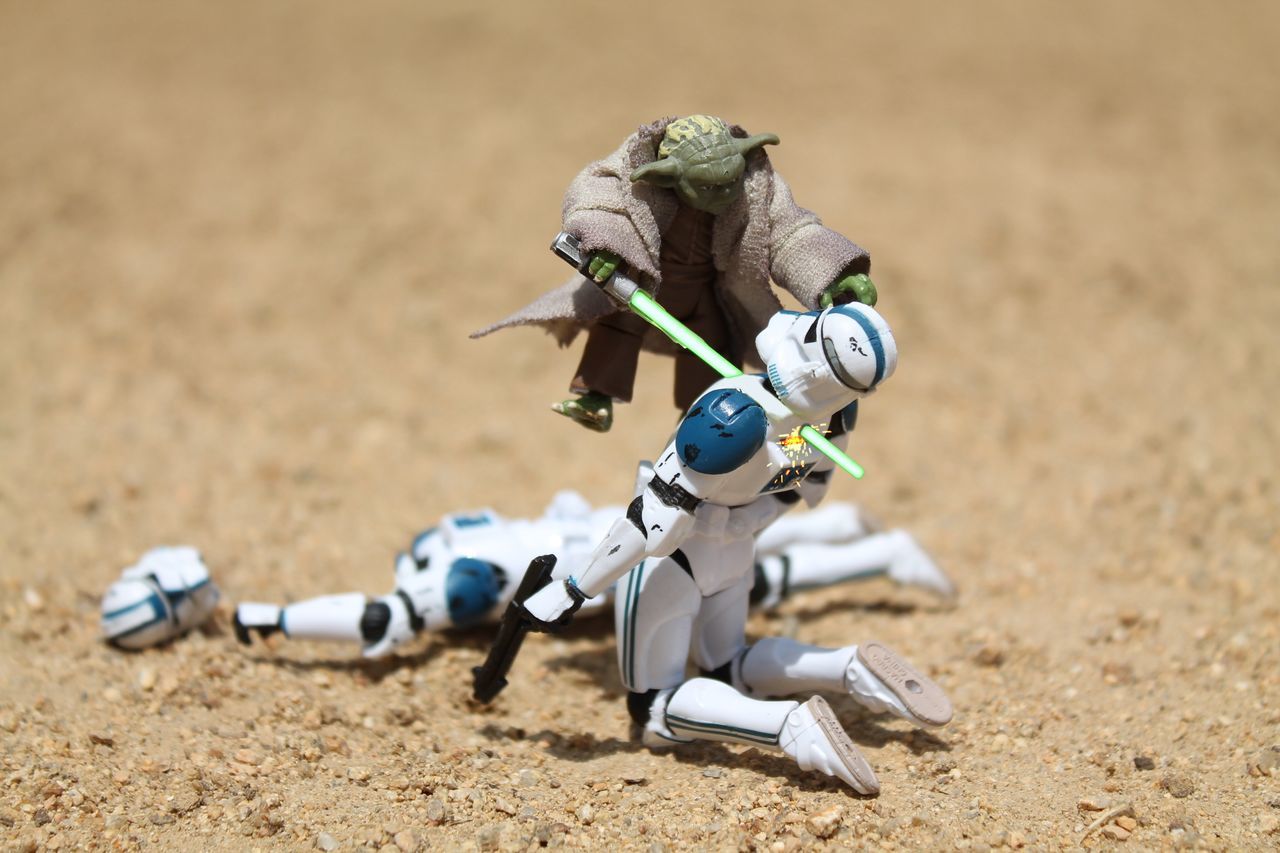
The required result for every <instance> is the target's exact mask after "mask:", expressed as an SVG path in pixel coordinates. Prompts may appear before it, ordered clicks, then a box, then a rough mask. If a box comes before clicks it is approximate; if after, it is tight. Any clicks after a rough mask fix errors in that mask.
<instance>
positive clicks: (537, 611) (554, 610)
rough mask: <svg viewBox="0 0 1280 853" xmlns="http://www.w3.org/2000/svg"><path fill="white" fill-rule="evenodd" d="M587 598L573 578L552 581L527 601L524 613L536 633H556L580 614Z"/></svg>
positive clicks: (524, 605)
mask: <svg viewBox="0 0 1280 853" xmlns="http://www.w3.org/2000/svg"><path fill="white" fill-rule="evenodd" d="M586 600H587V597H586V596H585V595H583V594H582V592H581V590H579V589H578V587H577V586H576V585H575V584H574V582H573V579H572V578H565V579H564V580H563V581H552V582H551V583H549V584H547V585H546V586H544V587H543V588H542V589H540V590H538V591H537V592H535V593H534V594H533V595H531V596H529V597H528V598H527V599H525V601H524V604H523V605H521V606H522V607H523V608H524V612H525V613H527V614H528V615H529V620H530V622H531V623H532V625H531V627H532V628H533V630H535V631H546V632H548V633H555V632H557V631H561V630H563V629H564V627H565V626H566V625H568V624H569V622H570V621H571V620H572V619H573V614H575V613H577V612H578V608H579V607H581V606H582V602H584V601H586Z"/></svg>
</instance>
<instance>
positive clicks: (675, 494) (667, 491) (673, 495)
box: [649, 474, 702, 515]
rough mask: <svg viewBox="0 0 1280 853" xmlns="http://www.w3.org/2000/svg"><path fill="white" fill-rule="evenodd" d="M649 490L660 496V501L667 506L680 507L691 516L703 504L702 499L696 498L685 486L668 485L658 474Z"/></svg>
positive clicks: (650, 482) (651, 482) (654, 476)
mask: <svg viewBox="0 0 1280 853" xmlns="http://www.w3.org/2000/svg"><path fill="white" fill-rule="evenodd" d="M649 490H650V491H652V492H653V493H654V494H655V495H657V496H658V500H660V501H662V502H663V503H664V504H666V505H667V506H671V507H679V508H680V509H682V510H684V511H685V512H687V513H689V514H690V515H692V514H693V511H694V510H696V509H697V508H698V504H700V503H702V498H698V497H694V496H693V495H692V494H690V492H689V490H688V489H686V488H685V487H684V486H679V485H676V484H675V483H666V482H664V481H663V480H661V479H660V478H659V477H658V475H657V474H654V475H653V479H652V480H650V481H649Z"/></svg>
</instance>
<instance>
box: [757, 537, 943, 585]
mask: <svg viewBox="0 0 1280 853" xmlns="http://www.w3.org/2000/svg"><path fill="white" fill-rule="evenodd" d="M760 563H761V568H762V570H763V571H764V573H765V576H766V578H767V579H768V580H769V582H770V587H771V588H772V587H773V585H774V584H775V583H777V584H778V588H779V589H782V590H785V592H783V593H782V594H781V596H780V598H786V597H787V595H788V594H789V593H791V592H796V591H798V590H805V589H815V588H817V587H824V586H831V585H833V584H838V583H846V582H849V581H858V580H866V579H868V578H874V577H879V576H881V575H888V577H889V578H890V579H891V580H893V581H894V582H895V583H899V584H903V585H911V586H920V587H924V588H925V589H928V590H929V591H930V592H933V593H936V594H938V595H940V596H943V597H947V598H949V597H952V596H954V595H955V584H953V583H952V582H951V579H950V578H948V577H947V575H946V574H945V573H944V572H943V571H942V569H940V568H938V566H937V564H936V563H934V562H933V560H932V558H930V557H929V555H928V554H927V553H926V552H925V550H924V549H923V548H921V547H920V545H919V544H917V543H916V541H915V539H913V538H912V537H911V535H910V534H909V533H907V532H906V531H905V530H892V531H889V532H888V533H875V534H872V535H870V536H867V537H865V538H863V539H858V540H856V541H853V542H845V543H842V544H818V543H802V542H797V543H794V544H791V545H788V546H786V547H785V548H783V549H782V550H781V552H780V553H779V554H777V555H774V556H769V557H765V558H763V559H761V561H760Z"/></svg>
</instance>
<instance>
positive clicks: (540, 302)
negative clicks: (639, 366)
mask: <svg viewBox="0 0 1280 853" xmlns="http://www.w3.org/2000/svg"><path fill="white" fill-rule="evenodd" d="M671 121H674V119H673V118H665V119H661V120H659V121H656V122H654V123H653V124H649V125H645V126H644V127H641V128H640V129H639V130H638V131H636V133H634V134H632V135H631V136H630V137H628V138H627V140H626V141H625V142H624V143H623V144H622V146H621V147H620V148H619V149H618V150H617V151H615V152H613V153H612V154H610V155H609V156H608V157H605V158H604V159H603V160H598V161H596V162H594V163H591V164H590V165H588V166H587V167H586V168H585V169H584V170H583V171H582V172H581V173H580V174H579V175H578V177H577V178H575V179H574V181H573V183H572V184H570V185H569V188H568V190H567V191H566V193H565V199H564V207H563V217H564V230H566V231H568V232H570V233H572V234H574V235H575V236H576V237H578V239H579V241H580V243H581V248H582V250H583V251H584V252H594V251H596V250H599V249H607V250H609V251H611V252H614V253H615V254H617V255H619V256H621V257H622V259H623V260H624V261H625V262H626V263H627V265H628V266H629V267H630V268H631V273H632V276H633V277H634V278H635V279H636V280H637V282H639V283H640V284H641V286H643V287H645V288H646V289H647V290H649V291H650V292H651V293H653V294H654V295H655V296H656V298H657V299H658V301H659V302H660V303H661V304H662V305H663V307H664V308H666V309H667V310H668V311H671V310H672V307H673V305H675V306H676V307H677V308H681V310H685V309H684V308H682V306H680V305H677V304H676V302H685V301H686V300H687V299H693V298H695V297H693V296H692V295H691V294H688V293H685V292H684V291H685V290H688V289H687V288H675V287H673V288H671V291H670V292H668V290H667V289H666V288H667V286H668V282H667V281H666V274H667V269H664V267H666V268H671V263H670V260H671V254H670V253H669V252H668V253H664V252H663V248H664V245H665V239H666V235H667V234H668V232H669V231H670V229H671V228H672V226H673V224H674V223H675V222H676V221H677V217H678V216H679V215H680V212H681V209H682V208H683V205H681V204H680V202H679V201H678V199H677V197H676V194H675V193H674V192H673V191H671V190H668V189H663V188H660V187H655V186H652V185H650V184H646V183H643V182H637V183H635V184H633V183H631V181H630V179H629V178H630V175H631V172H632V171H634V170H635V169H636V168H638V167H639V166H641V165H643V164H645V163H648V162H652V161H653V160H654V159H655V158H656V156H657V148H658V143H659V142H660V141H661V139H662V136H663V133H664V132H665V130H666V127H667V125H668V124H669V123H670V122H671ZM732 133H733V134H734V135H735V136H740V137H745V136H746V135H747V134H746V132H745V131H743V130H742V129H741V128H739V127H736V126H735V127H733V128H732ZM686 209H687V208H686ZM695 212H696V211H695ZM677 232H678V233H681V234H684V233H685V232H684V230H683V229H677ZM672 233H673V234H674V233H676V232H672ZM709 237H710V246H709V248H710V261H711V267H712V269H714V272H715V275H714V278H713V279H709V283H710V289H711V291H712V294H713V295H714V304H715V307H716V308H717V309H718V313H719V315H720V318H721V319H722V320H723V326H724V328H725V330H726V338H725V340H724V342H722V343H720V344H719V346H718V347H717V348H720V349H721V352H722V354H723V355H725V356H726V357H729V358H730V359H731V360H734V361H735V362H737V361H741V359H743V358H744V357H745V358H746V360H747V362H748V363H749V364H752V365H757V364H758V360H757V359H756V356H755V351H754V347H753V346H752V345H751V344H752V343H753V340H754V337H755V335H756V334H757V333H758V332H759V331H760V330H761V329H763V328H764V326H765V324H766V323H767V322H768V320H769V318H770V317H771V316H773V314H774V313H775V312H776V311H778V309H779V308H781V307H782V306H781V303H779V302H778V299H777V297H776V296H774V294H773V292H772V291H771V290H770V288H769V281H770V278H772V279H773V281H775V282H776V283H777V284H778V285H779V286H781V287H782V288H783V289H785V290H786V291H788V292H789V293H791V294H792V295H793V296H795V297H796V299H797V300H799V301H800V302H801V303H802V304H803V305H805V306H806V307H807V308H810V309H813V308H816V307H817V303H818V298H819V297H820V296H821V294H822V291H823V290H824V289H825V288H826V287H827V285H829V284H831V282H833V281H835V280H836V279H837V278H839V277H840V276H842V275H847V274H852V273H859V272H866V271H867V270H868V269H869V267H870V258H869V257H868V255H867V253H866V252H865V251H864V250H863V249H861V248H860V247H858V246H857V245H855V244H854V243H853V242H851V241H850V240H848V239H847V238H845V237H843V236H841V235H839V234H837V233H836V232H834V231H832V230H830V229H829V228H826V227H824V226H823V225H822V223H821V222H820V221H819V219H818V217H817V216H815V215H814V214H813V213H811V212H810V211H808V210H805V209H804V208H802V207H800V206H798V205H797V204H796V203H795V201H793V200H792V198H791V190H790V188H789V187H788V186H787V184H786V182H785V181H783V179H782V177H781V176H780V175H778V174H777V173H775V172H774V171H773V167H772V165H771V164H770V163H769V158H768V155H767V154H766V153H765V152H764V150H763V149H756V150H754V151H752V152H750V153H748V155H747V168H746V171H745V172H744V174H743V192H742V194H741V195H740V196H739V197H738V198H737V200H736V201H734V203H733V204H732V205H731V206H730V207H729V208H728V209H727V210H725V211H724V212H723V213H721V214H720V215H718V216H715V217H713V218H712V221H711V231H710V235H709ZM694 242H695V243H697V244H698V246H700V247H701V248H700V249H699V251H701V252H705V251H706V245H705V243H704V241H703V240H701V239H700V240H696V241H694ZM664 254H665V255H666V258H665V259H666V260H667V261H668V263H666V264H664V263H663V262H664ZM701 278H702V280H703V281H704V283H705V282H706V281H708V279H707V278H706V276H705V275H703V276H701ZM694 289H695V290H697V291H698V293H699V296H698V297H697V298H696V301H695V304H694V305H693V306H692V307H687V306H686V307H687V310H689V311H690V316H693V315H695V314H696V315H698V316H699V317H701V315H702V314H705V313H711V312H710V306H705V305H704V300H703V299H702V298H701V295H700V294H701V291H702V290H703V289H704V288H703V287H697V288H694ZM676 291H679V294H678V295H677V292H676ZM681 297H684V298H681ZM673 300H674V301H673ZM673 313H674V312H673ZM610 315H618V316H616V317H614V318H612V319H611V320H610V322H609V325H608V326H599V325H598V324H599V323H600V322H601V321H602V319H603V318H606V317H609V316H610ZM677 316H679V315H677ZM624 317H625V318H628V319H623V318H624ZM634 319H638V318H634ZM641 322H643V321H641ZM695 322H699V323H700V320H695ZM700 324H701V323H700ZM518 325H541V326H543V327H544V328H546V329H547V330H548V331H549V332H550V333H551V334H552V335H554V336H555V338H556V340H557V341H558V342H559V343H560V345H561V346H567V345H568V344H569V343H571V342H572V341H573V339H574V337H576V335H577V333H578V332H579V331H580V330H581V329H583V328H600V329H601V330H603V329H606V328H607V329H610V330H612V331H617V327H622V328H623V329H624V330H626V331H625V333H626V334H630V335H631V336H632V337H636V336H638V337H640V345H641V347H642V348H644V349H647V350H651V351H653V352H662V353H675V352H677V349H678V348H677V347H676V345H675V344H673V343H672V342H671V341H670V340H669V339H668V338H667V337H666V336H665V335H663V334H662V333H661V332H659V331H658V330H657V329H653V328H641V326H638V325H635V324H634V323H633V322H632V319H631V315H630V314H629V313H626V312H623V313H621V314H619V310H618V308H617V306H616V305H614V303H613V302H612V301H610V300H609V298H608V297H607V296H605V295H604V294H603V293H602V292H601V291H600V289H599V287H597V286H596V285H595V283H594V282H591V281H590V280H589V279H587V278H584V277H583V276H580V275H579V276H574V277H573V278H572V279H571V280H570V281H569V282H567V283H566V284H564V285H562V286H561V287H559V288H557V289H556V290H553V291H550V292H548V293H545V294H543V295H542V296H541V297H539V298H538V299H536V300H535V301H534V302H532V303H531V304H529V305H527V306H525V307H524V308H522V309H521V310H519V311H517V312H516V313H514V314H512V315H510V316H508V317H506V318H505V319H503V320H500V321H498V322H497V323H495V324H493V325H491V326H488V327H487V328H484V329H481V330H479V331H477V332H475V333H473V335H472V337H481V336H483V335H487V334H489V333H491V332H494V331H497V330H498V329H505V328H507V327H509V326H518ZM712 325H714V323H712ZM704 328H705V326H704ZM695 331H698V330H697V329H695ZM608 336H609V335H608V334H606V337H608ZM703 336H704V337H706V335H703ZM708 342H709V343H713V342H712V341H710V340H709V341H708ZM714 345H716V344H715V343H713V346H714ZM588 348H591V343H590V341H589V342H588ZM623 352H624V355H623V356H621V357H620V358H621V362H622V363H620V364H619V365H617V369H618V372H619V373H621V374H623V375H624V376H626V377H631V376H634V373H635V358H634V357H632V356H629V355H625V352H627V351H623ZM600 355H601V357H604V358H610V357H612V356H610V355H609V353H608V352H604V353H601V354H600ZM585 356H586V353H584V362H586V361H587V359H586V358H585ZM595 358H596V355H595V354H593V355H592V359H591V360H592V362H594V361H595ZM584 366H586V365H584ZM587 369H588V371H589V370H590V367H589V366H587ZM710 377H711V378H714V377H715V374H710ZM577 378H578V379H582V378H584V377H582V376H581V372H580V375H579V377H577ZM690 381H692V378H691V380H690ZM626 384H629V381H628V382H627V383H626ZM706 384H708V383H706V382H704V383H702V385H701V386H700V387H698V388H697V389H696V390H695V391H694V392H693V393H694V394H696V393H697V390H701V388H702V387H705V386H706ZM575 385H577V387H583V385H579V384H578V383H576V381H575ZM587 387H589V385H588V386H587ZM592 390H598V391H602V392H603V393H611V394H612V395H613V396H616V397H618V398H619V399H626V398H627V397H629V396H630V393H629V388H628V389H624V390H627V394H626V395H621V394H613V392H611V391H605V389H601V388H592ZM686 396H687V393H684V394H682V393H679V391H678V394H677V397H678V398H683V397H686Z"/></svg>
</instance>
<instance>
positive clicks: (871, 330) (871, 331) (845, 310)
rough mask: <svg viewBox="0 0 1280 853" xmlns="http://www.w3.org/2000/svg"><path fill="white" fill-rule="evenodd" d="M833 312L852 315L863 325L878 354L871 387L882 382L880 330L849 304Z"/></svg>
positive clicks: (833, 309) (882, 363)
mask: <svg viewBox="0 0 1280 853" xmlns="http://www.w3.org/2000/svg"><path fill="white" fill-rule="evenodd" d="M831 311H832V313H835V314H843V315H845V316H846V317H852V318H853V319H854V320H855V321H857V323H858V325H859V326H861V327H862V331H864V332H866V333H867V338H868V339H869V340H870V341H871V351H872V352H873V353H875V356H876V375H875V376H874V377H873V378H872V379H871V386H870V387H871V388H874V387H876V386H877V385H879V384H880V380H881V379H884V368H885V361H884V344H882V343H881V342H880V332H879V331H878V330H877V329H876V327H875V326H873V325H872V324H871V321H870V320H868V319H867V315H866V314H863V313H862V312H861V311H859V310H858V309H856V308H850V307H849V305H841V306H839V307H836V308H832V309H831Z"/></svg>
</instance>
